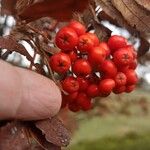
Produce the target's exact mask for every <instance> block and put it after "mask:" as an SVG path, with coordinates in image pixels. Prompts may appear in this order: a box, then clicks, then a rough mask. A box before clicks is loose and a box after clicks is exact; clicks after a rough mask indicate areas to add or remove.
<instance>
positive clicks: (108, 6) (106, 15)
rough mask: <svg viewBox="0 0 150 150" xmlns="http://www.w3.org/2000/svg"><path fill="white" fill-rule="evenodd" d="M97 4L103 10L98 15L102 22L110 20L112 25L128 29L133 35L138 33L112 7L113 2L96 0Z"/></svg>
mask: <svg viewBox="0 0 150 150" xmlns="http://www.w3.org/2000/svg"><path fill="white" fill-rule="evenodd" d="M96 4H97V5H100V6H101V7H102V9H103V11H101V12H100V13H99V15H98V18H99V19H100V20H109V21H110V22H111V23H113V24H116V25H117V26H122V27H125V28H127V29H128V30H129V31H130V32H131V33H137V31H136V30H135V29H134V28H132V27H131V26H129V24H128V23H127V21H126V20H124V18H123V17H122V15H121V14H120V13H119V11H118V10H117V9H116V8H115V7H114V6H113V5H112V3H111V0H96Z"/></svg>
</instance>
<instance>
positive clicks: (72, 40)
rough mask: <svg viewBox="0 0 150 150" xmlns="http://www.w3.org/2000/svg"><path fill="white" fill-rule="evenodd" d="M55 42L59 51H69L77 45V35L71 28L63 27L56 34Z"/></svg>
mask: <svg viewBox="0 0 150 150" xmlns="http://www.w3.org/2000/svg"><path fill="white" fill-rule="evenodd" d="M55 42H56V45H57V46H58V47H59V48H60V49H62V50H64V51H70V50H73V49H74V47H75V46H76V45H77V43H78V35H77V33H76V32H75V31H74V30H73V29H72V28H69V27H63V28H61V29H60V30H59V31H58V33H57V34H56V38H55Z"/></svg>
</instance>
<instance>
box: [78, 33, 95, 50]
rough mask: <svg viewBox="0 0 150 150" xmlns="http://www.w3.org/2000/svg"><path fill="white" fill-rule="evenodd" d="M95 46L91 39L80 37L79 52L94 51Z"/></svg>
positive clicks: (85, 36)
mask: <svg viewBox="0 0 150 150" xmlns="http://www.w3.org/2000/svg"><path fill="white" fill-rule="evenodd" d="M93 46H94V42H93V41H92V40H91V38H90V37H89V36H88V35H86V34H84V35H81V36H80V37H79V42H78V45H77V47H78V50H79V51H81V52H88V51H90V50H91V49H92V47H93Z"/></svg>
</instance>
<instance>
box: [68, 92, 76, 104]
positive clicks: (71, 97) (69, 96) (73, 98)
mask: <svg viewBox="0 0 150 150" xmlns="http://www.w3.org/2000/svg"><path fill="white" fill-rule="evenodd" d="M77 96H78V92H73V93H70V94H69V95H67V100H68V102H69V103H72V102H73V101H75V99H76V98H77Z"/></svg>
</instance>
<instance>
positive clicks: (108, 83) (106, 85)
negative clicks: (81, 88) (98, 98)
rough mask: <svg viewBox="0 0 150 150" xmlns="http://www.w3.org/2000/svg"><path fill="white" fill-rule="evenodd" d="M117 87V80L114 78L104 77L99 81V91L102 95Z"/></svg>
mask: <svg viewBox="0 0 150 150" xmlns="http://www.w3.org/2000/svg"><path fill="white" fill-rule="evenodd" d="M114 87H115V81H114V80H113V79H104V80H101V81H100V83H99V91H100V93H101V94H102V95H105V94H106V95H107V94H110V93H111V91H112V90H113V88H114Z"/></svg>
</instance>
